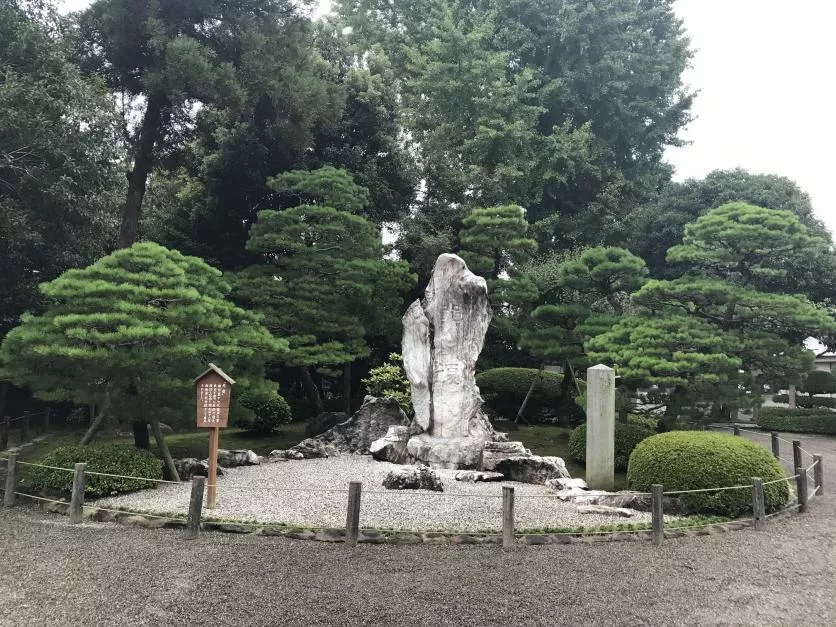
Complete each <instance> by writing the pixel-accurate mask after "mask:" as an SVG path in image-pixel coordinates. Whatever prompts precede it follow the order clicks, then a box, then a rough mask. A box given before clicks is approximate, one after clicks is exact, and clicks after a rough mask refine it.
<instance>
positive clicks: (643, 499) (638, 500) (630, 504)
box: [558, 490, 685, 514]
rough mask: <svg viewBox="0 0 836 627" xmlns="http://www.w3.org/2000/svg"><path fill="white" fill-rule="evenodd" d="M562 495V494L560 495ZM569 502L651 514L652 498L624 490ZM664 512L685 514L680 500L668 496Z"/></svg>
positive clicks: (587, 493) (589, 494) (595, 492)
mask: <svg viewBox="0 0 836 627" xmlns="http://www.w3.org/2000/svg"><path fill="white" fill-rule="evenodd" d="M558 494H560V493H558ZM568 500H571V501H572V502H573V503H576V504H578V505H605V506H607V507H626V508H629V509H633V510H636V511H639V512H649V511H650V509H651V498H650V495H649V494H641V493H636V492H630V491H629V490H623V491H620V492H604V491H602V490H589V491H585V492H583V493H582V494H578V495H572V497H571V498H570V499H568ZM662 511H663V512H664V513H666V514H683V513H685V510H684V508H683V507H682V503H681V502H680V500H679V499H676V498H672V497H669V496H666V497H664V498H663V499H662Z"/></svg>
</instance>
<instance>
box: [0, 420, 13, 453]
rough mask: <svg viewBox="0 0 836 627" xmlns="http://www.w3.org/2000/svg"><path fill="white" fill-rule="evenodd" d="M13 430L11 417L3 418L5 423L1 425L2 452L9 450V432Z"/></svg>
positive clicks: (0, 444) (0, 440)
mask: <svg viewBox="0 0 836 627" xmlns="http://www.w3.org/2000/svg"><path fill="white" fill-rule="evenodd" d="M11 430H12V419H11V417H9V416H3V423H2V425H0V451H5V450H6V449H7V448H9V432H10V431H11Z"/></svg>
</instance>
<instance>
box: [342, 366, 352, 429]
mask: <svg viewBox="0 0 836 627" xmlns="http://www.w3.org/2000/svg"><path fill="white" fill-rule="evenodd" d="M343 396H344V397H345V413H346V414H348V415H349V416H350V415H351V363H350V362H346V363H345V364H343Z"/></svg>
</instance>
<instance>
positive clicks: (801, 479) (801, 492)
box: [795, 466, 807, 514]
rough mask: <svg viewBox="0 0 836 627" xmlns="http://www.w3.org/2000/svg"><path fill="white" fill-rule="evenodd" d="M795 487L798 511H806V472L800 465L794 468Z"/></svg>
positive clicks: (801, 512)
mask: <svg viewBox="0 0 836 627" xmlns="http://www.w3.org/2000/svg"><path fill="white" fill-rule="evenodd" d="M795 474H796V475H797V476H796V478H795V489H796V492H798V513H799V514H803V513H804V512H806V511H807V472H806V471H805V470H804V468H803V467H802V466H797V467H796V469H795Z"/></svg>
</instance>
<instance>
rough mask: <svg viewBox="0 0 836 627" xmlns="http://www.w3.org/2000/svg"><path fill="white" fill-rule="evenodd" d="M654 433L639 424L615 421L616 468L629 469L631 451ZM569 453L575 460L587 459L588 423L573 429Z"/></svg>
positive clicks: (619, 469) (620, 469) (583, 460)
mask: <svg viewBox="0 0 836 627" xmlns="http://www.w3.org/2000/svg"><path fill="white" fill-rule="evenodd" d="M654 433H656V432H655V431H652V430H650V429H646V428H645V427H641V426H638V425H631V424H627V423H624V422H617V423H615V469H616V470H618V471H622V472H623V471H625V470H627V462H628V461H629V459H630V453H632V452H633V449H634V448H636V445H637V444H638V443H639V442H641V441H642V440H644V439H645V438H649V437H650V436H651V435H653V434H654ZM569 454H570V455H571V456H572V459H574V460H575V461H579V462H585V461H586V424H582V425H581V426H579V427H577V428H575V429H572V434H571V435H570V436H569Z"/></svg>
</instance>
